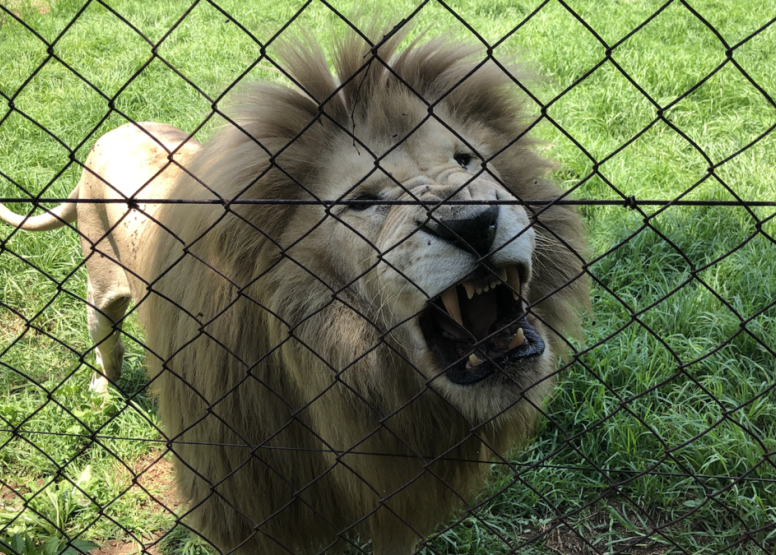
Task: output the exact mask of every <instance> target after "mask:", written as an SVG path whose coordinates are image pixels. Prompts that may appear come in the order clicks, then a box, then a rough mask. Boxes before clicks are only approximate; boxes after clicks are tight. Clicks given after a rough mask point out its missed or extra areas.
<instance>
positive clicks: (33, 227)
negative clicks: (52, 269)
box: [0, 185, 79, 231]
mask: <svg viewBox="0 0 776 555" xmlns="http://www.w3.org/2000/svg"><path fill="white" fill-rule="evenodd" d="M78 189H79V187H78V185H76V187H75V189H73V192H71V193H70V195H68V197H67V198H69V199H71V198H78ZM76 207H77V205H76V203H74V202H63V203H62V204H60V205H59V206H57V207H56V208H52V209H51V210H49V211H47V212H46V213H45V214H41V215H40V216H32V217H30V216H20V215H19V214H17V213H15V212H11V211H10V210H8V208H6V207H5V206H3V205H2V204H0V220H2V221H4V222H5V223H7V224H11V225H12V226H14V227H18V228H19V229H23V230H25V231H49V230H51V229H58V228H60V227H63V226H64V225H65V224H72V223H73V222H74V221H75V220H76V218H77V216H78V214H77V211H76Z"/></svg>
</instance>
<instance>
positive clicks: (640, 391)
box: [0, 0, 776, 555]
mask: <svg viewBox="0 0 776 555" xmlns="http://www.w3.org/2000/svg"><path fill="white" fill-rule="evenodd" d="M358 4H359V3H357V2H331V3H328V4H326V3H323V2H316V1H311V2H308V3H305V2H302V1H301V0H289V1H285V2H268V1H264V0H257V1H255V2H245V1H244V0H219V1H218V2H205V1H201V2H198V3H193V2H192V0H159V1H155V2H148V1H143V0H105V1H104V2H101V3H100V2H96V1H91V2H85V0H62V1H47V0H0V6H3V7H4V8H0V94H1V95H2V100H0V198H2V197H6V198H20V197H26V196H28V195H35V194H38V193H40V192H41V191H44V190H45V194H44V196H46V197H50V198H61V197H64V196H67V194H68V193H69V191H70V190H71V189H72V188H73V187H74V186H75V184H76V182H77V180H78V177H79V175H80V171H79V168H78V166H77V165H75V164H73V163H72V162H71V158H70V157H71V152H72V153H73V156H74V157H75V158H76V159H77V160H79V161H83V160H84V159H85V157H86V154H87V153H88V151H89V149H90V148H91V146H92V145H93V144H94V142H95V141H96V140H97V138H99V137H100V136H101V135H102V134H103V133H105V132H107V131H108V130H110V129H113V128H115V127H118V126H119V125H121V124H123V123H125V122H126V121H127V119H131V120H134V121H159V122H165V123H170V124H173V125H175V126H178V127H180V128H181V129H184V130H185V131H187V132H194V131H197V138H199V139H200V140H206V139H207V138H208V137H209V136H211V135H212V132H213V130H214V129H215V127H216V126H217V125H218V124H219V123H220V121H219V117H218V116H213V117H211V114H212V112H211V106H212V104H213V102H218V103H219V106H220V105H222V104H221V103H222V102H223V101H222V95H224V93H228V91H229V90H230V88H231V85H232V83H233V82H234V81H235V80H236V79H241V80H252V79H275V80H276V79H279V77H278V75H277V74H275V73H272V72H269V71H266V70H265V69H264V67H266V65H267V63H266V62H261V63H259V64H258V65H257V64H256V61H257V60H258V59H259V57H260V55H261V46H260V44H258V43H257V42H256V40H258V41H260V42H264V41H267V40H268V39H270V38H271V37H272V36H274V35H275V34H276V33H277V32H278V31H279V30H280V29H281V28H283V26H284V25H285V24H286V23H287V22H288V21H289V20H290V19H291V18H292V17H293V16H294V14H296V13H297V12H298V11H299V10H300V9H302V8H303V7H304V10H303V12H302V15H301V16H300V17H298V18H297V19H296V20H295V22H294V23H293V24H292V25H291V26H290V28H289V29H288V30H287V31H284V32H294V30H296V31H297V32H299V31H300V30H304V31H305V32H309V33H314V34H316V35H331V34H337V33H341V32H343V31H344V30H345V29H346V24H345V23H343V21H342V20H341V19H340V18H339V16H338V15H336V14H335V12H334V11H333V10H332V8H331V7H329V6H332V7H333V8H336V10H338V11H339V12H340V13H342V14H354V13H358V8H357V7H356V5H358ZM392 6H393V7H392V8H391V10H392V11H391V14H392V17H393V16H395V17H396V19H399V18H400V17H405V16H407V15H408V14H410V13H412V12H413V10H414V9H415V8H417V4H415V3H413V2H411V1H409V0H398V1H396V2H393V3H392ZM108 7H109V8H110V9H108ZM539 7H541V8H540V9H539V11H538V13H536V14H535V15H533V16H532V17H530V19H528V21H527V22H526V23H524V24H522V25H520V26H519V28H517V30H516V31H514V32H511V31H512V30H513V29H514V28H515V27H516V26H517V25H518V24H520V23H521V22H523V21H524V20H525V19H526V17H528V16H529V15H531V14H532V13H533V12H534V10H536V9H537V8H539ZM362 11H363V9H362ZM453 12H454V13H453ZM572 12H574V13H572ZM657 12H659V13H657ZM655 13H657V15H656V16H655V17H654V18H653V19H651V20H650V21H649V22H648V23H646V24H645V25H643V26H642V27H640V28H639V30H638V31H637V32H635V33H633V34H631V32H632V31H634V29H636V28H637V27H639V26H641V25H642V24H643V23H644V22H645V21H646V20H647V19H648V18H650V17H651V16H652V15H653V14H655ZM11 14H16V16H17V17H19V18H21V19H22V20H23V21H24V23H25V25H26V26H25V25H22V24H21V23H19V22H18V21H17V20H16V19H15V18H14V17H13V16H12V15H11ZM184 14H186V16H185V18H183V20H182V21H181V22H180V23H179V20H180V19H181V18H182V17H183V16H184ZM454 14H457V16H456V15H454ZM575 14H576V15H575ZM76 16H77V17H76ZM458 17H460V19H461V20H463V21H465V22H466V23H467V25H469V26H470V27H471V29H472V30H473V31H475V32H476V33H478V34H479V35H480V36H481V37H482V38H483V39H484V40H486V41H488V42H489V43H491V44H496V43H498V46H497V47H496V48H495V49H494V56H495V57H496V58H499V57H505V58H506V57H508V56H509V55H511V54H514V53H518V52H519V53H520V55H521V56H522V58H523V59H525V60H528V61H530V62H531V64H532V67H533V68H534V69H535V70H536V71H537V73H539V74H541V75H543V76H544V77H545V78H544V79H541V80H536V81H534V82H532V83H530V84H529V85H528V88H529V91H530V93H531V95H532V96H533V98H534V99H535V101H537V102H541V103H543V104H544V105H545V106H546V117H545V118H543V119H541V121H540V122H539V123H538V124H537V125H536V127H535V129H534V133H535V135H536V136H538V137H540V138H542V139H544V141H545V142H544V144H543V146H542V147H541V148H542V149H543V151H544V154H546V155H547V156H548V157H551V158H553V159H555V160H557V161H558V162H559V165H558V170H557V171H556V173H555V175H554V178H555V179H556V180H558V181H559V182H561V183H562V184H563V185H564V186H565V187H566V188H568V189H573V197H574V198H576V199H584V200H601V199H624V198H626V197H631V196H632V197H634V198H635V199H636V200H637V201H638V200H644V199H662V200H672V199H677V198H679V197H681V199H682V200H693V201H732V200H737V199H744V200H749V201H775V200H776V193H774V190H775V189H774V183H776V132H771V128H772V127H773V126H774V124H776V103H774V99H776V64H775V63H774V60H776V24H773V25H769V23H771V22H773V21H774V18H776V5H775V4H774V2H773V0H748V1H747V2H741V1H738V0H703V1H701V0H690V1H688V2H678V1H676V2H670V1H669V2H667V5H666V6H664V2H662V1H653V0H601V1H593V0H566V1H565V2H559V1H556V0H552V1H547V2H539V0H488V1H483V0H460V1H459V0H450V1H448V2H446V3H445V4H440V3H435V2H429V3H428V4H426V5H424V6H423V7H422V9H420V10H419V11H418V12H417V14H416V15H415V16H414V20H415V21H416V28H417V29H423V28H424V27H426V26H429V25H430V26H431V31H430V32H431V34H437V33H440V32H443V31H451V32H452V33H454V34H456V35H460V36H470V37H471V36H472V35H471V30H469V29H467V28H466V27H464V26H463V25H462V24H461V22H460V21H459V19H458ZM74 18H75V19H74ZM583 22H584V23H583ZM710 26H711V27H713V29H714V30H712V29H711V28H710ZM171 29H172V31H171ZM758 30H761V31H760V32H758V33H756V34H755V35H754V36H751V35H752V34H754V33H755V32H756V31H758ZM138 32H140V33H142V34H143V35H145V37H146V39H147V40H146V39H144V38H141V36H140V35H139V34H138ZM510 33H511V34H510ZM250 35H253V37H254V38H255V39H256V40H254V38H251V36H250ZM41 38H42V39H44V40H46V41H49V42H53V41H55V39H56V42H55V43H54V46H53V47H52V52H53V53H54V54H55V55H56V58H58V60H61V61H58V60H57V59H54V58H51V57H50V56H49V53H48V52H47V48H48V47H47V45H46V44H44V43H43V42H42V41H41ZM160 41H161V44H160V45H158V48H157V49H156V53H157V56H154V55H153V53H152V46H151V44H149V42H150V43H153V44H157V43H159V42H160ZM606 45H609V46H610V47H611V50H610V51H607V46H606ZM270 52H271V48H270ZM62 62H64V64H63V63H62ZM65 64H66V65H65ZM719 66H722V67H721V68H720V69H718V70H717V71H716V72H715V73H714V74H713V75H712V76H711V77H708V78H707V76H708V75H709V74H710V73H712V72H713V71H715V70H716V69H717V68H718V67H719ZM173 68H174V69H173ZM184 77H185V79H184ZM86 81H88V83H89V84H87V82H86ZM192 83H193V84H194V85H195V86H196V87H195V86H193V85H192ZM98 91H99V92H98ZM227 96H228V95H227ZM109 104H112V105H113V106H114V109H113V110H111V109H110V107H109ZM11 106H12V107H11ZM534 112H535V113H536V114H537V115H538V114H539V113H540V106H539V105H538V104H536V105H535V107H534ZM33 122H36V123H33ZM40 126H42V127H45V128H46V129H47V130H48V132H45V131H43V130H41V127H40ZM14 182H15V183H17V184H18V185H19V187H17V186H16V185H15V184H14ZM20 187H21V188H20ZM9 206H10V207H11V208H13V209H14V210H16V211H18V212H22V211H24V210H27V211H29V205H25V204H23V203H15V204H11V205H9ZM580 210H581V212H582V213H583V214H584V216H585V219H586V222H587V224H588V227H589V236H590V243H591V247H592V249H591V250H592V255H591V263H590V266H589V272H590V275H591V276H592V279H593V284H594V287H593V312H592V313H591V314H588V315H586V317H585V320H584V325H585V341H584V344H578V345H577V348H578V354H577V356H576V357H574V358H572V359H570V364H569V366H568V368H567V369H566V370H564V371H563V373H562V374H561V377H560V380H559V384H558V388H557V390H556V393H555V394H554V396H553V397H552V398H551V399H549V400H548V401H547V404H546V407H545V411H546V418H544V420H543V421H542V424H541V425H540V429H539V430H538V434H537V436H536V438H535V439H534V440H533V441H532V442H531V443H530V444H529V445H528V447H527V449H525V450H523V451H522V452H521V453H519V454H517V455H515V456H514V457H513V460H514V465H511V466H505V465H494V467H493V474H494V478H495V479H494V482H493V485H492V487H491V489H490V490H489V491H488V492H487V493H486V494H485V495H484V496H483V498H482V500H481V505H480V506H479V508H478V509H477V510H475V511H473V512H471V513H470V514H467V515H463V516H462V517H461V519H459V520H458V521H457V522H456V523H455V524H454V525H452V526H451V527H449V528H445V529H443V530H440V532H439V534H438V535H437V536H436V537H435V538H433V539H432V540H431V541H430V542H429V544H428V546H427V547H425V548H424V549H425V551H424V553H425V552H427V553H429V554H430V553H446V554H464V553H466V554H475V553H476V554H488V555H490V554H500V553H520V554H523V553H537V554H538V553H563V554H569V555H571V554H576V553H585V552H586V551H584V549H588V550H589V552H591V553H592V552H594V551H592V550H593V549H595V550H598V552H601V553H616V552H618V551H620V552H627V553H643V554H662V553H689V554H703V553H708V554H711V553H717V552H720V551H722V550H726V551H725V552H727V553H741V554H748V553H776V471H775V470H776V391H775V389H776V354H775V351H776V324H774V316H776V307H775V306H774V303H775V301H776V272H775V271H774V268H776V244H775V242H774V239H773V237H774V236H775V235H776V223H774V219H773V214H774V213H775V211H776V208H775V207H774V206H770V207H769V206H755V207H743V206H720V205H717V206H714V205H701V204H698V205H694V206H668V207H662V206H646V205H639V204H637V205H636V207H635V208H626V207H624V206H613V205H610V206H600V205H598V206H596V205H585V206H582V207H581V208H580ZM85 278H86V276H85V271H84V269H83V266H82V264H81V258H80V248H79V246H78V240H77V236H76V234H75V233H73V232H69V231H66V230H59V231H54V232H46V233H40V234H25V233H18V232H14V230H13V229H12V228H10V227H9V226H5V225H1V224H0V396H2V397H1V398H0V480H2V483H1V484H0V485H1V487H2V489H0V535H2V532H3V530H4V532H5V534H11V533H14V532H23V531H25V530H26V531H28V532H30V533H32V534H37V535H41V536H42V535H46V534H49V533H52V531H53V528H52V524H51V522H49V521H52V522H53V523H54V524H56V525H57V527H60V528H63V529H65V530H66V531H67V532H68V534H70V535H78V537H80V538H82V539H87V540H91V541H94V542H96V543H98V544H100V545H103V546H104V547H105V548H106V550H115V551H118V550H120V549H122V548H125V549H129V548H137V547H138V546H139V544H138V543H134V544H132V543H130V542H131V540H133V541H134V542H140V543H143V544H144V545H145V546H146V547H147V548H149V549H151V551H153V552H161V553H186V554H187V555H188V554H194V553H200V552H205V551H207V549H208V548H207V546H206V542H204V541H203V540H201V539H199V538H197V537H196V536H194V535H192V534H191V533H189V532H188V531H187V530H186V529H185V528H184V527H183V526H180V525H179V526H177V527H175V522H176V518H175V512H176V511H178V512H180V511H181V510H182V509H183V508H182V507H178V506H177V505H176V502H175V495H174V493H173V491H172V489H171V483H170V475H169V463H168V461H167V460H166V459H165V457H164V449H163V444H161V443H160V437H161V436H160V434H159V433H158V431H157V429H156V426H157V425H158V424H159V422H158V419H157V416H156V414H155V407H154V401H153V398H152V397H151V396H149V395H148V394H147V392H146V390H145V388H144V384H145V375H144V370H143V362H142V361H143V348H142V345H140V344H139V343H137V342H133V341H131V340H129V339H125V344H126V346H127V355H126V359H125V365H124V376H123V378H122V382H121V384H120V385H121V388H122V389H123V390H124V391H125V392H126V393H127V397H126V398H125V397H123V396H121V395H119V394H117V393H115V392H114V393H112V394H111V395H110V396H109V397H107V398H98V397H94V396H92V395H90V394H89V393H88V391H87V385H88V380H89V370H88V368H87V367H86V364H85V363H87V364H93V363H94V355H93V353H92V351H91V350H90V348H91V344H90V340H89V337H88V333H87V328H86V318H85V311H84V307H83V303H82V302H81V301H79V300H78V299H79V298H83V296H84V295H85V289H86V287H85ZM126 330H127V332H128V333H129V334H131V335H132V336H134V337H138V338H142V330H141V329H140V328H139V327H138V325H137V322H136V320H135V319H134V318H130V319H129V320H128V322H127V324H126ZM84 353H85V355H84ZM11 429H15V430H17V433H15V434H11V433H10V432H9V430H11ZM95 434H96V435H95ZM92 437H96V441H95V440H93V439H92ZM138 475H139V478H136V477H137V476H138ZM76 482H77V483H78V486H79V488H80V489H81V490H83V491H85V492H86V493H88V496H86V495H84V494H82V493H80V492H79V491H78V490H74V488H73V483H76ZM12 490H15V491H16V492H17V494H14V493H12ZM22 498H23V499H22ZM89 498H91V500H90V499H89ZM41 515H43V516H45V517H46V518H42V516H41ZM46 519H48V520H46ZM173 528H174V530H173V532H172V533H170V534H167V535H166V536H165V533H166V532H168V531H170V530H171V529H173ZM163 536H164V538H163V539H161V540H160V538H162V537H163ZM128 546H129V547H128Z"/></svg>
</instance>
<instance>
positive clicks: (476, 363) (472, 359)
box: [469, 353, 482, 366]
mask: <svg viewBox="0 0 776 555" xmlns="http://www.w3.org/2000/svg"><path fill="white" fill-rule="evenodd" d="M469 364H471V365H472V366H479V365H480V364H482V361H481V360H480V359H478V358H477V355H475V354H474V353H472V354H470V355H469Z"/></svg>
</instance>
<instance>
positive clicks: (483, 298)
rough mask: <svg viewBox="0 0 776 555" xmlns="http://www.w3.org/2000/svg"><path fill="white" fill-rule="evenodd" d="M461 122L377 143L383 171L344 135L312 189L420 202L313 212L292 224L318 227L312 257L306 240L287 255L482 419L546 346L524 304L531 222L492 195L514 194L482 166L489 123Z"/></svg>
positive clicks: (532, 372) (540, 371)
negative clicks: (317, 185) (474, 125)
mask: <svg viewBox="0 0 776 555" xmlns="http://www.w3.org/2000/svg"><path fill="white" fill-rule="evenodd" d="M458 127H459V129H460V130H459V129H456V133H453V132H451V131H450V130H448V129H447V128H446V127H445V126H443V125H442V124H440V123H439V122H436V121H433V120H429V121H426V122H425V123H424V124H423V125H422V126H421V127H420V128H418V129H417V130H415V131H414V132H413V133H412V134H411V135H410V136H409V138H408V139H407V140H406V141H404V142H402V143H401V144H400V145H399V146H398V147H396V148H392V146H393V145H394V144H395V140H394V141H393V142H389V143H387V144H385V145H383V147H382V148H383V150H382V151H383V152H384V151H388V150H390V152H389V153H388V154H386V155H384V157H382V158H381V159H380V161H379V169H375V163H374V159H373V157H372V156H371V155H370V154H367V153H365V152H363V149H357V148H356V147H354V146H353V144H352V141H350V142H348V141H347V140H344V141H343V144H341V145H338V147H337V150H336V151H335V152H336V154H335V155H334V156H333V157H332V158H333V159H334V160H337V163H336V164H331V165H329V166H328V167H327V168H326V170H325V171H324V172H323V173H322V176H321V182H320V188H319V189H318V188H317V190H316V192H317V193H318V194H319V195H320V198H329V199H337V198H342V199H348V200H362V201H369V200H386V201H421V202H422V203H423V205H419V204H418V203H417V202H416V203H415V204H393V205H390V204H389V205H385V204H383V205H380V204H371V205H370V204H367V203H365V204H360V205H359V204H351V205H344V206H343V205H340V206H335V207H333V208H332V209H331V212H330V215H329V216H328V217H326V216H323V215H322V214H321V210H320V209H311V210H309V211H307V212H305V211H302V212H301V214H303V215H302V216H299V217H300V218H302V219H303V220H306V221H304V222H301V221H297V222H294V224H293V225H291V227H293V228H294V229H296V230H297V231H298V230H308V229H311V228H313V227H315V232H314V233H313V235H312V236H311V237H313V238H311V239H310V240H309V244H310V250H309V252H308V253H307V256H305V255H303V254H302V252H303V251H304V250H305V249H304V244H305V241H306V240H307V239H306V238H303V239H302V240H301V242H300V243H299V246H298V247H295V248H294V252H295V253H296V254H295V255H294V256H301V258H300V259H299V260H300V261H302V260H303V259H306V260H310V262H304V261H302V264H304V265H306V266H307V265H308V264H309V265H315V270H314V273H316V274H318V273H319V272H325V273H326V275H327V276H328V277H327V278H326V279H327V281H329V282H330V283H329V285H330V286H332V287H333V288H334V289H335V290H337V289H340V288H342V291H341V292H340V293H339V294H338V296H339V297H340V298H342V299H343V300H345V302H346V303H348V306H350V307H352V308H353V309H354V310H356V311H358V313H359V314H361V315H363V317H364V318H365V319H366V320H369V321H370V323H371V324H374V325H376V326H377V327H378V328H379V329H380V333H381V334H384V337H386V338H387V339H388V340H389V341H390V340H393V342H392V344H393V345H394V346H395V349H397V350H398V351H400V352H401V355H402V356H403V357H404V358H405V359H406V360H407V361H409V362H410V363H411V364H412V365H413V366H414V367H415V368H416V369H417V370H418V372H419V378H420V379H421V382H425V383H428V384H429V385H430V386H431V387H432V388H434V389H435V390H437V391H439V392H441V393H442V394H443V395H445V396H446V397H447V398H448V399H449V400H451V401H453V402H454V403H455V404H456V405H457V406H458V407H459V408H461V409H462V410H465V412H466V413H467V414H469V415H470V416H472V417H476V418H482V417H486V418H487V417H492V416H495V415H496V414H498V413H499V412H500V411H502V410H504V409H506V408H508V407H509V406H510V405H511V404H514V403H515V401H516V399H518V398H519V397H520V395H522V394H524V393H525V390H526V389H529V388H530V387H531V386H532V385H533V384H535V383H536V381H537V379H539V378H541V377H542V376H543V375H544V374H545V373H546V372H547V370H548V368H549V366H550V362H549V360H550V358H551V355H550V353H549V344H548V340H547V337H546V332H545V330H544V328H543V327H542V325H541V323H540V322H538V321H537V319H536V318H535V317H534V315H533V314H532V313H531V312H530V310H527V308H529V306H528V290H529V287H530V283H531V276H532V258H533V252H534V248H535V232H534V230H533V227H532V226H531V225H530V220H529V218H528V215H527V214H526V211H525V209H524V208H523V207H521V206H519V205H517V204H514V205H509V204H502V205H489V204H488V201H494V200H497V201H504V200H515V196H514V194H513V193H511V192H510V191H509V190H508V189H507V188H506V187H505V186H504V185H502V184H501V182H500V181H501V176H499V175H498V174H497V173H496V170H495V169H494V168H493V165H492V164H488V171H482V158H480V157H485V158H488V157H490V156H492V155H493V154H494V150H495V149H496V148H497V147H496V146H495V145H493V144H490V143H491V141H490V139H491V137H490V135H489V134H488V133H487V132H484V131H482V130H479V132H478V130H477V129H476V128H475V129H474V130H472V129H467V128H466V126H463V125H461V126H458ZM462 139H463V140H462ZM466 143H468V145H469V146H467V144H466ZM472 147H473V148H472ZM379 148H381V147H380V146H378V145H375V149H378V150H375V149H373V152H375V151H376V152H381V151H380V150H379ZM356 184H357V185H356ZM442 201H447V202H445V203H444V204H442V205H439V206H437V205H438V204H439V203H440V202H442ZM449 201H452V204H448V202H449ZM460 201H474V202H475V203H476V204H455V202H460ZM304 214H306V217H305V216H304ZM322 216H323V217H322ZM316 226H317V227H316ZM289 242H291V238H289ZM308 257H309V258H308ZM313 260H314V261H316V262H313ZM364 323H365V324H366V322H364ZM539 388H541V389H542V391H541V392H538V391H537V392H536V393H537V399H538V398H541V396H542V395H543V394H544V388H545V386H539ZM539 393H541V394H542V395H540V394H539ZM529 395H530V394H529ZM531 396H532V397H533V395H531ZM485 407H487V408H486V409H485V410H484V411H483V409H484V408H485Z"/></svg>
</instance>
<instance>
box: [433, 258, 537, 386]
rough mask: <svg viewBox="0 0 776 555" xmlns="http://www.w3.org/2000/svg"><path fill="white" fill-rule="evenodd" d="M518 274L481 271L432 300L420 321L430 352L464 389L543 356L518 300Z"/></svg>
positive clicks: (509, 268)
mask: <svg viewBox="0 0 776 555" xmlns="http://www.w3.org/2000/svg"><path fill="white" fill-rule="evenodd" d="M520 285H521V284H520V277H519V273H518V271H517V268H515V267H514V266H507V267H505V268H499V269H496V270H488V269H485V268H481V269H479V270H477V271H475V272H474V273H473V274H471V275H470V276H468V277H467V278H466V279H465V280H464V281H462V282H460V283H458V284H457V285H454V286H452V287H450V288H449V289H447V290H445V291H443V292H442V293H441V294H440V295H439V296H437V297H435V298H433V299H431V300H430V301H429V303H428V307H427V309H426V310H425V311H424V312H423V314H422V315H421V317H420V326H421V329H422V330H423V335H424V336H425V339H426V343H427V344H428V346H429V349H430V350H431V351H432V352H433V353H434V354H435V355H436V356H437V357H439V359H440V362H441V363H442V366H443V367H444V368H445V374H446V376H447V378H448V379H449V380H450V381H452V382H453V383H457V384H460V385H466V384H472V383H475V382H478V381H480V380H482V379H484V378H486V377H488V376H489V375H491V374H492V373H493V372H495V371H501V372H507V373H508V372H511V371H514V370H516V369H517V366H518V365H519V364H520V362H521V361H523V360H525V359H527V358H530V357H535V356H539V355H541V354H542V353H543V352H544V341H542V338H541V336H540V335H539V333H538V332H537V331H536V329H535V328H534V327H533V326H532V325H531V324H530V323H529V321H528V318H527V315H526V311H525V308H524V305H523V302H522V301H521V300H520V296H519V293H520V289H521V287H520Z"/></svg>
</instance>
